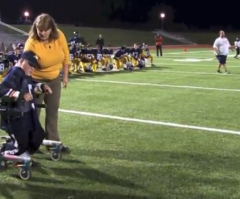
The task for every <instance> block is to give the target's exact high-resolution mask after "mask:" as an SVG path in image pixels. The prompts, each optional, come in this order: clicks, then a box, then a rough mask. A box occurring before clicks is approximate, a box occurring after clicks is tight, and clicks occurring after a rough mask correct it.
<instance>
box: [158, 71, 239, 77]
mask: <svg viewBox="0 0 240 199" xmlns="http://www.w3.org/2000/svg"><path fill="white" fill-rule="evenodd" d="M154 72H161V73H177V74H193V75H194V74H195V75H218V76H240V74H225V73H221V74H219V73H217V72H216V73H208V72H188V71H177V70H154Z"/></svg>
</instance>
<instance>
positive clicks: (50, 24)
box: [24, 14, 70, 152]
mask: <svg viewBox="0 0 240 199" xmlns="http://www.w3.org/2000/svg"><path fill="white" fill-rule="evenodd" d="M24 51H33V52H34V53H35V54H36V55H37V57H38V62H39V65H40V66H41V69H39V70H37V69H36V70H34V72H33V75H32V77H33V79H34V80H35V81H37V82H47V83H48V85H49V86H50V87H51V89H52V91H53V93H52V95H41V96H39V98H38V99H37V103H42V102H43V101H44V102H45V104H46V119H45V130H46V133H47V137H46V138H47V139H50V140H55V141H60V138H59V134H58V109H59V103H60V97H61V77H60V70H61V69H62V72H63V87H65V88H66V87H67V84H68V68H69V65H70V55H69V49H68V44H67V40H66V37H65V35H64V34H63V33H62V31H60V30H59V29H57V25H56V23H55V21H54V19H53V18H52V17H51V16H50V15H48V14H41V15H39V16H38V17H37V18H36V19H35V21H34V23H33V25H32V27H31V30H30V32H29V38H28V40H27V41H26V43H25V48H24ZM39 114H40V110H39ZM68 151H69V149H68V148H67V147H66V146H64V147H63V149H62V152H68Z"/></svg>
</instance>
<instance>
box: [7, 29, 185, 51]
mask: <svg viewBox="0 0 240 199" xmlns="http://www.w3.org/2000/svg"><path fill="white" fill-rule="evenodd" d="M15 27H17V28H19V29H21V30H24V31H27V32H28V31H29V29H30V26H27V25H18V26H15ZM59 28H60V29H61V30H62V31H63V32H64V33H65V34H66V36H67V37H68V38H70V37H72V36H73V32H74V31H78V32H79V34H80V35H81V36H83V37H84V38H85V40H86V42H88V43H90V44H92V45H95V43H96V40H97V38H98V35H99V34H102V35H103V37H104V39H105V43H106V45H112V46H121V45H128V46H132V45H133V43H134V42H136V43H140V44H141V43H143V42H145V43H147V44H148V45H149V46H152V45H155V39H154V37H155V34H154V33H152V32H150V31H137V30H123V29H113V28H109V29H105V28H86V27H74V26H68V25H59ZM8 31H10V30H8ZM11 32H13V31H11ZM14 32H15V31H14ZM175 44H182V43H180V42H178V41H175V40H171V39H168V38H164V45H175Z"/></svg>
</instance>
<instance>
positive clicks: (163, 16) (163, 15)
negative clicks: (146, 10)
mask: <svg viewBox="0 0 240 199" xmlns="http://www.w3.org/2000/svg"><path fill="white" fill-rule="evenodd" d="M160 17H161V19H162V30H163V25H164V18H165V13H161V14H160Z"/></svg>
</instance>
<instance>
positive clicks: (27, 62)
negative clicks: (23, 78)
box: [19, 51, 40, 76]
mask: <svg viewBox="0 0 240 199" xmlns="http://www.w3.org/2000/svg"><path fill="white" fill-rule="evenodd" d="M19 66H20V67H21V68H22V69H23V70H24V72H25V74H26V75H27V76H31V75H32V73H33V71H34V69H36V68H40V66H39V63H38V57H37V55H36V54H35V53H34V52H32V51H25V52H23V53H22V55H21V59H20V60H19Z"/></svg>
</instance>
